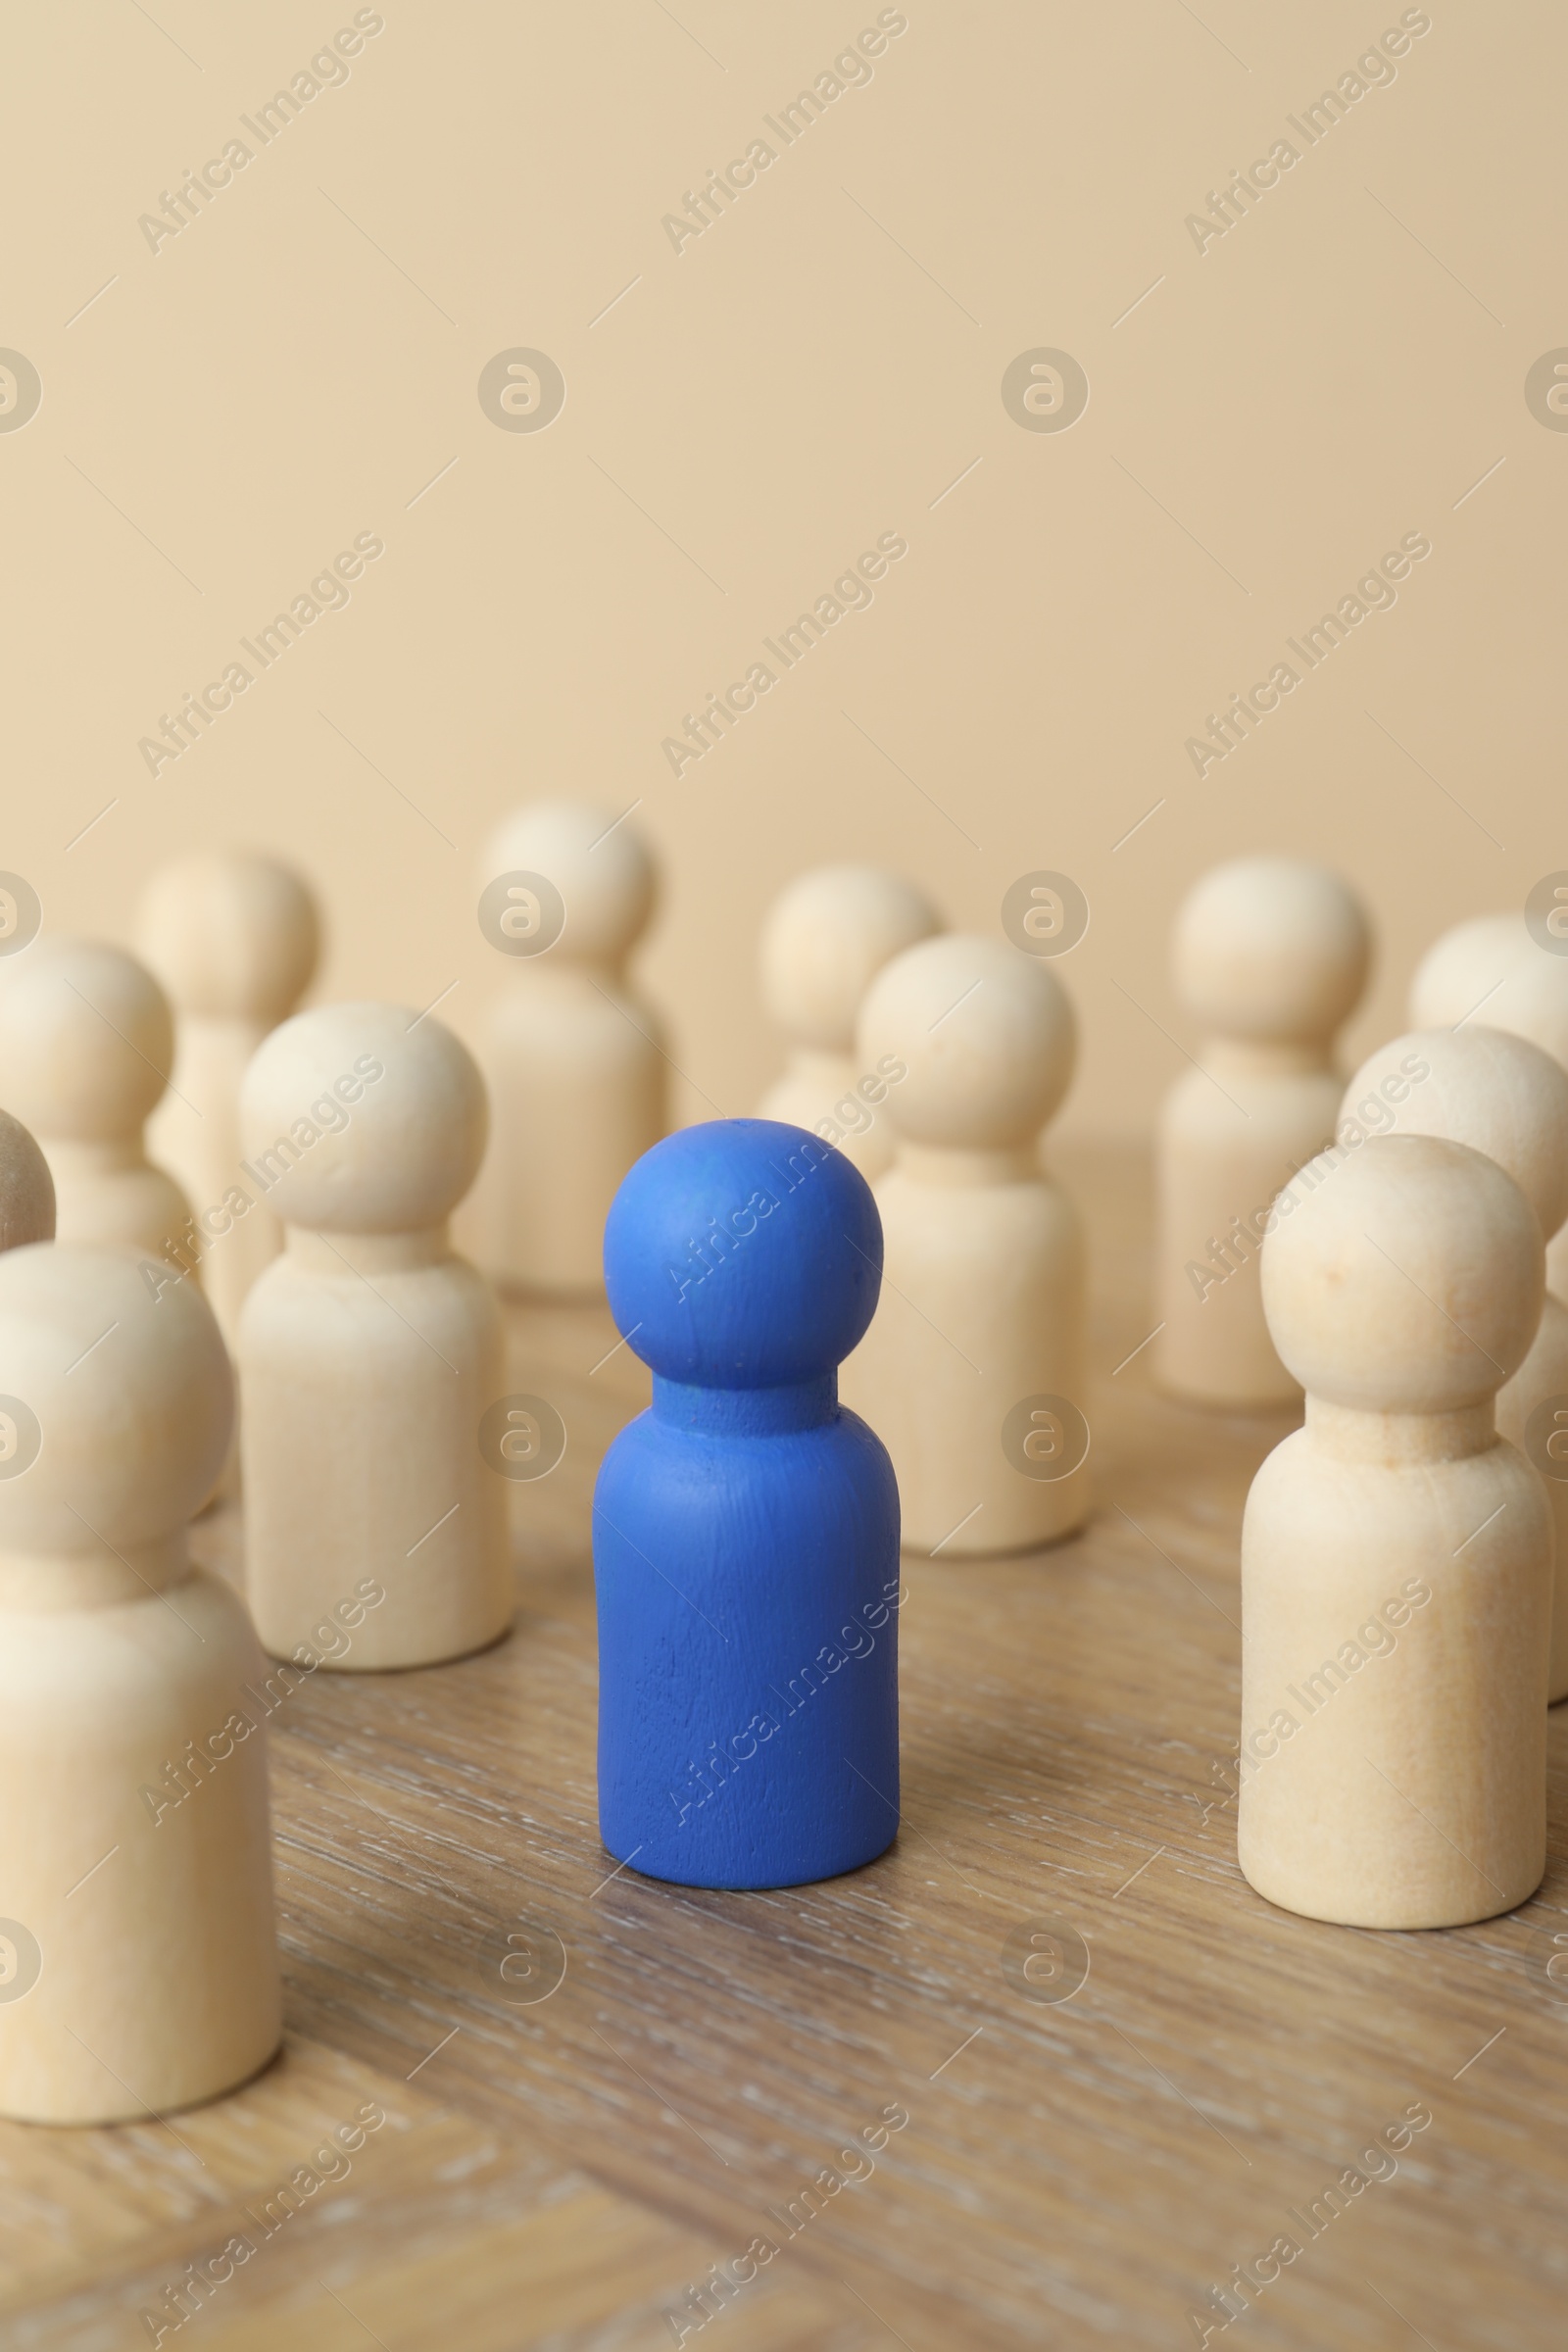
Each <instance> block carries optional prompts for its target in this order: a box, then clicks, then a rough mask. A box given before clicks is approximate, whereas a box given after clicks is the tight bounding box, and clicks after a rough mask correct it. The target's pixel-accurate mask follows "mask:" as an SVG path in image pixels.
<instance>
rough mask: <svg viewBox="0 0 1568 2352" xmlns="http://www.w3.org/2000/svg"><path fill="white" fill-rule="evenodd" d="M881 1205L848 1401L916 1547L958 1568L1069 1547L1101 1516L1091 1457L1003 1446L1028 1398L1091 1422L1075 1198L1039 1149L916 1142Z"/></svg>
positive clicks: (879, 1191)
mask: <svg viewBox="0 0 1568 2352" xmlns="http://www.w3.org/2000/svg"><path fill="white" fill-rule="evenodd" d="M876 1200H877V1207H878V1209H879V1211H880V1213H881V1217H882V1239H883V1270H884V1287H883V1292H882V1299H881V1303H880V1305H879V1306H878V1308H877V1313H876V1318H875V1320H874V1321H873V1323H872V1325H871V1328H870V1330H869V1331H868V1332H867V1333H866V1335H865V1338H864V1339H863V1340H862V1341H861V1343H860V1345H859V1347H858V1348H857V1350H856V1352H855V1354H854V1356H853V1357H852V1358H851V1360H850V1362H849V1363H848V1364H847V1365H846V1366H845V1373H844V1379H845V1393H846V1396H847V1397H848V1398H849V1400H850V1401H851V1402H852V1403H853V1404H854V1406H855V1409H856V1411H857V1412H858V1413H859V1414H861V1415H862V1417H863V1418H864V1419H865V1420H866V1421H868V1422H869V1423H870V1425H871V1427H872V1428H873V1429H874V1430H875V1431H876V1433H877V1435H878V1437H880V1438H881V1440H882V1442H883V1444H884V1445H885V1446H887V1448H888V1451H889V1452H890V1453H891V1454H892V1456H893V1460H894V1463H895V1465H896V1467H897V1470H898V1474H899V1498H900V1503H901V1506H902V1513H903V1527H904V1542H905V1544H906V1546H907V1548H908V1549H909V1550H910V1551H923V1552H931V1551H933V1550H935V1549H937V1548H938V1547H940V1556H941V1557H943V1558H949V1557H952V1558H955V1559H961V1558H965V1557H977V1556H980V1555H983V1554H985V1553H987V1552H1001V1551H1030V1550H1033V1549H1034V1548H1036V1546H1038V1545H1039V1544H1052V1543H1054V1542H1056V1541H1057V1540H1058V1539H1059V1538H1060V1537H1062V1536H1066V1535H1070V1534H1071V1533H1072V1531H1073V1530H1074V1529H1075V1528H1077V1527H1081V1526H1082V1524H1083V1522H1084V1520H1085V1518H1086V1517H1087V1516H1088V1511H1089V1501H1090V1480H1091V1476H1092V1472H1091V1468H1090V1464H1089V1460H1088V1457H1087V1454H1082V1453H1080V1454H1079V1456H1078V1458H1077V1459H1076V1460H1071V1461H1070V1466H1068V1465H1069V1457H1068V1456H1065V1455H1054V1454H1053V1453H1051V1452H1049V1451H1044V1450H1043V1448H1042V1446H1041V1444H1040V1443H1039V1442H1038V1441H1037V1443H1036V1446H1035V1449H1034V1453H1025V1452H1024V1451H1023V1450H1022V1446H1023V1443H1024V1442H1025V1441H1024V1439H1020V1440H1019V1443H1018V1444H1017V1445H1015V1446H1008V1444H1007V1439H1006V1435H1005V1432H1006V1431H1007V1422H1008V1416H1009V1414H1010V1413H1012V1412H1013V1410H1014V1408H1015V1407H1016V1406H1017V1405H1018V1404H1019V1403H1020V1401H1021V1400H1023V1399H1025V1398H1030V1397H1061V1398H1066V1399H1068V1400H1070V1401H1072V1402H1074V1403H1076V1404H1077V1405H1078V1407H1079V1410H1080V1411H1081V1410H1082V1401H1081V1400H1082V1399H1083V1397H1084V1395H1085V1380H1084V1372H1085V1366H1084V1293H1085V1282H1086V1267H1085V1252H1084V1242H1083V1230H1082V1222H1081V1220H1080V1218H1079V1215H1078V1211H1077V1209H1076V1207H1075V1206H1074V1205H1073V1202H1072V1201H1071V1200H1070V1199H1069V1197H1068V1196H1067V1194H1066V1193H1065V1192H1063V1190H1062V1188H1061V1186H1060V1185H1059V1184H1057V1183H1056V1181H1055V1179H1054V1177H1052V1176H1050V1175H1047V1174H1045V1173H1043V1172H1042V1171H1041V1169H1040V1168H1039V1167H1038V1165H1037V1163H1036V1158H1035V1153H1034V1152H1033V1151H1032V1150H1031V1149H1028V1148H1025V1149H1022V1150H1014V1151H1012V1152H961V1151H951V1150H944V1149H942V1148H941V1147H933V1146H921V1145H917V1144H909V1143H906V1144H904V1145H902V1146H901V1148H900V1153H899V1160H898V1164H897V1166H895V1167H894V1168H893V1169H892V1170H890V1172H889V1173H888V1174H887V1175H886V1176H884V1177H883V1178H882V1179H881V1181H880V1182H879V1184H878V1185H877V1188H876ZM1042 1409H1043V1410H1049V1408H1042ZM1039 1426H1040V1428H1042V1429H1044V1428H1046V1426H1047V1424H1046V1423H1045V1422H1044V1420H1043V1421H1042V1422H1041V1424H1040V1425H1039ZM1008 1434H1010V1433H1008ZM1027 1434H1028V1433H1026V1435H1027ZM1072 1450H1073V1451H1074V1452H1077V1450H1078V1449H1077V1448H1073V1449H1072ZM1036 1454H1039V1455H1040V1456H1041V1458H1040V1459H1039V1461H1038V1462H1037V1461H1036V1459H1035V1455H1036ZM1037 1469H1038V1470H1039V1471H1041V1472H1042V1473H1045V1472H1052V1473H1054V1472H1057V1471H1060V1472H1062V1474H1061V1475H1039V1476H1037V1475H1036V1474H1035V1473H1036V1470H1037ZM944 1539H947V1540H946V1541H944Z"/></svg>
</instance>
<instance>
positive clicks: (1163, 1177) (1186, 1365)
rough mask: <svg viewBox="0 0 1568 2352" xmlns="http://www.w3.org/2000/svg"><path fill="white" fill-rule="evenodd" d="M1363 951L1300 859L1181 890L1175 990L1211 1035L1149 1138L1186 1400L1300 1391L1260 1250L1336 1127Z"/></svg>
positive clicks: (1158, 1361)
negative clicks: (1289, 1189) (1284, 1193)
mask: <svg viewBox="0 0 1568 2352" xmlns="http://www.w3.org/2000/svg"><path fill="white" fill-rule="evenodd" d="M1368 952H1369V950H1368V934H1367V927H1366V920H1365V917H1364V915H1363V914H1362V912H1361V909H1360V907H1359V906H1358V905H1357V903H1356V901H1355V900H1354V898H1352V896H1351V894H1350V893H1349V891H1348V890H1347V888H1346V887H1345V884H1344V883H1343V882H1341V881H1340V880H1339V878H1338V876H1336V875H1334V874H1331V873H1327V872H1325V871H1324V870H1323V868H1321V867H1320V866H1315V865H1308V864H1306V863H1304V862H1303V861H1302V860H1301V859H1299V858H1236V859H1234V860H1233V861H1232V862H1231V863H1229V864H1227V865H1221V866H1216V867H1215V868H1214V870H1213V871H1212V872H1211V873H1208V874H1205V875H1204V876H1203V877H1202V879H1201V881H1200V882H1199V883H1198V884H1197V886H1196V887H1195V888H1194V889H1193V890H1192V891H1191V892H1189V894H1188V896H1187V898H1186V899H1185V900H1184V902H1183V904H1182V907H1181V911H1180V913H1179V915H1178V917H1177V922H1176V930H1175V936H1174V940H1173V943H1172V965H1173V971H1174V978H1175V985H1176V993H1177V995H1178V997H1179V998H1180V1000H1181V1002H1182V1004H1183V1005H1184V1007H1185V1008H1186V1010H1187V1011H1188V1012H1189V1013H1190V1014H1191V1015H1192V1016H1193V1017H1194V1018H1195V1019H1196V1020H1197V1021H1199V1022H1200V1023H1201V1026H1202V1029H1203V1031H1204V1033H1205V1035H1204V1040H1203V1044H1202V1046H1201V1049H1200V1052H1199V1054H1198V1056H1197V1059H1196V1061H1195V1063H1194V1065H1193V1066H1192V1067H1191V1068H1189V1069H1188V1070H1186V1071H1184V1072H1183V1074H1182V1076H1181V1077H1180V1078H1179V1079H1178V1080H1177V1081H1176V1083H1175V1085H1174V1086H1173V1088H1172V1089H1171V1091H1170V1093H1169V1095H1168V1096H1167V1098H1166V1101H1165V1103H1164V1105H1163V1107H1162V1110H1161V1113H1160V1119H1159V1126H1158V1131H1157V1134H1156V1138H1155V1186H1156V1195H1157V1205H1156V1229H1155V1243H1154V1252H1155V1254H1154V1299H1153V1323H1154V1327H1155V1337H1154V1340H1153V1345H1152V1348H1150V1361H1151V1366H1152V1371H1153V1375H1154V1378H1155V1380H1156V1381H1157V1382H1158V1384H1159V1386H1160V1387H1161V1388H1163V1389H1165V1390H1167V1391H1168V1392H1169V1394H1170V1395H1172V1396H1174V1397H1181V1398H1182V1399H1183V1400H1184V1401H1185V1402H1188V1403H1191V1404H1201V1405H1210V1406H1214V1407H1216V1408H1220V1409H1223V1408H1226V1407H1229V1408H1232V1409H1247V1408H1256V1407H1266V1406H1269V1405H1279V1404H1286V1403H1289V1402H1291V1401H1292V1400H1293V1399H1294V1398H1295V1397H1298V1396H1299V1394H1300V1391H1299V1388H1298V1386H1297V1384H1296V1382H1295V1381H1294V1380H1293V1379H1292V1377H1291V1375H1290V1373H1289V1372H1288V1371H1287V1370H1286V1368H1285V1366H1284V1365H1283V1364H1282V1363H1281V1362H1280V1359H1279V1355H1278V1352H1277V1350H1276V1348H1275V1347H1274V1344H1273V1341H1272V1340H1271V1339H1270V1337H1269V1333H1268V1326H1267V1324H1266V1322H1265V1320H1264V1316H1263V1302H1262V1297H1261V1294H1260V1292H1259V1289H1258V1272H1257V1268H1258V1252H1259V1250H1261V1248H1262V1227H1263V1221H1264V1219H1265V1218H1266V1217H1267V1215H1268V1212H1269V1209H1270V1207H1271V1206H1272V1203H1273V1201H1274V1196H1275V1194H1276V1193H1277V1192H1278V1191H1279V1189H1280V1187H1281V1186H1282V1185H1283V1184H1285V1183H1286V1182H1287V1181H1288V1179H1289V1178H1290V1176H1291V1175H1292V1173H1293V1172H1294V1171H1295V1169H1297V1168H1299V1166H1300V1165H1301V1163H1302V1162H1303V1161H1304V1160H1308V1159H1310V1158H1312V1157H1313V1156H1314V1154H1315V1153H1317V1152H1320V1151H1322V1149H1323V1147H1324V1145H1325V1144H1327V1143H1328V1142H1329V1141H1330V1140H1331V1139H1332V1137H1333V1133H1334V1117H1335V1112H1336V1111H1337V1109H1338V1107H1339V1100H1340V1082H1339V1080H1338V1079H1337V1078H1336V1076H1335V1075H1334V1072H1333V1067H1332V1053H1333V1043H1334V1037H1335V1034H1336V1032H1337V1031H1338V1029H1339V1027H1340V1025H1341V1023H1342V1022H1343V1021H1344V1020H1345V1019H1346V1018H1347V1016H1348V1013H1349V1011H1350V1010H1351V1008H1352V1006H1353V1005H1354V1004H1355V1002H1356V999H1357V998H1358V997H1359V995H1360V993H1361V989H1362V987H1363V985H1364V983H1365V979H1366V969H1367V959H1368Z"/></svg>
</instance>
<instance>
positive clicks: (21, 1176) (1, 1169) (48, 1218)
mask: <svg viewBox="0 0 1568 2352" xmlns="http://www.w3.org/2000/svg"><path fill="white" fill-rule="evenodd" d="M54 1238H55V1181H54V1178H53V1177H52V1176H51V1175H50V1173H49V1162H48V1161H47V1160H46V1159H45V1157H44V1155H43V1153H42V1152H40V1151H39V1149H38V1147H37V1145H36V1144H35V1143H34V1142H33V1140H32V1138H31V1136H30V1135H29V1134H28V1133H27V1130H26V1129H25V1127H24V1125H23V1124H22V1121H21V1120H20V1119H14V1118H13V1117H12V1116H11V1113H10V1112H9V1111H8V1110H0V1250H22V1249H25V1247H26V1245H27V1244H28V1243H29V1242H52V1241H53V1240H54Z"/></svg>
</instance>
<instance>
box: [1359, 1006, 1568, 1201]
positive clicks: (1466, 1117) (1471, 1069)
mask: <svg viewBox="0 0 1568 2352" xmlns="http://www.w3.org/2000/svg"><path fill="white" fill-rule="evenodd" d="M1337 1132H1338V1135H1339V1139H1340V1141H1341V1143H1342V1144H1348V1145H1349V1147H1350V1148H1351V1149H1352V1150H1356V1149H1358V1148H1359V1146H1360V1144H1361V1143H1362V1142H1363V1141H1364V1140H1365V1138H1366V1137H1367V1136H1369V1135H1380V1134H1388V1133H1391V1132H1392V1133H1395V1134H1398V1135H1441V1136H1446V1138H1447V1139H1448V1141H1449V1142H1450V1143H1454V1144H1468V1145H1469V1146H1470V1148H1471V1150H1472V1151H1473V1152H1485V1153H1486V1155H1487V1157H1488V1158H1489V1159H1495V1161H1496V1163H1497V1165H1498V1167H1499V1168H1503V1169H1505V1170H1506V1171H1507V1173H1508V1174H1509V1175H1510V1176H1511V1177H1512V1178H1513V1180H1514V1182H1515V1184H1516V1185H1517V1186H1518V1187H1519V1190H1520V1191H1521V1192H1522V1193H1523V1194H1524V1197H1525V1199H1526V1200H1527V1201H1529V1203H1530V1205H1531V1207H1532V1208H1533V1209H1534V1210H1535V1212H1536V1215H1537V1217H1538V1219H1539V1220H1540V1224H1541V1230H1542V1232H1543V1233H1544V1235H1545V1236H1546V1238H1547V1240H1548V1241H1549V1240H1550V1239H1551V1236H1552V1235H1553V1234H1554V1233H1555V1232H1556V1231H1557V1228H1558V1226H1559V1225H1561V1223H1562V1222H1563V1219H1564V1218H1565V1217H1568V1071H1565V1070H1564V1069H1563V1067H1562V1064H1561V1063H1560V1062H1557V1061H1553V1059H1552V1057H1551V1055H1550V1054H1544V1053H1543V1052H1542V1050H1541V1048H1540V1047H1539V1046H1533V1045H1531V1043H1530V1041H1529V1039H1528V1038H1523V1037H1514V1036H1511V1035H1510V1034H1509V1033H1508V1032H1507V1031H1505V1030H1502V1029H1484V1028H1482V1027H1481V1026H1480V1025H1479V1023H1478V1024H1477V1025H1476V1026H1475V1027H1473V1028H1465V1029H1415V1030H1412V1031H1410V1033H1409V1034H1408V1035H1407V1036H1405V1037H1397V1038H1395V1040H1394V1041H1393V1043H1392V1044H1391V1045H1387V1046H1382V1047H1380V1048H1379V1050H1378V1052H1377V1053H1376V1054H1370V1055H1369V1056H1368V1058H1367V1059H1366V1060H1365V1061H1364V1062H1363V1063H1362V1064H1361V1067H1360V1068H1359V1069H1358V1070H1357V1071H1356V1073H1355V1076H1354V1077H1353V1078H1352V1079H1351V1080H1350V1083H1349V1085H1348V1088H1347V1089H1346V1095H1345V1101H1344V1102H1343V1103H1341V1105H1340V1117H1339V1126H1338V1130H1337Z"/></svg>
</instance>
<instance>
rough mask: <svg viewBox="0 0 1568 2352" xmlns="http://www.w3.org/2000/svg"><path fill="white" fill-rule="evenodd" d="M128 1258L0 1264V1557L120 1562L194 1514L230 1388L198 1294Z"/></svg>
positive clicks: (0, 1260) (67, 1254)
mask: <svg viewBox="0 0 1568 2352" xmlns="http://www.w3.org/2000/svg"><path fill="white" fill-rule="evenodd" d="M168 1274H169V1269H168V1268H167V1267H162V1266H160V1267H159V1268H158V1269H157V1270H156V1278H155V1279H149V1276H148V1274H147V1273H146V1272H144V1270H143V1267H142V1265H141V1264H140V1263H139V1262H138V1261H137V1259H136V1258H135V1257H134V1256H133V1255H132V1254H131V1252H130V1251H129V1250H95V1249H89V1248H88V1247H86V1245H84V1244H82V1243H78V1242H57V1243H45V1244H42V1245H39V1246H36V1247H34V1248H32V1249H27V1250H8V1251H7V1252H6V1253H5V1255H4V1256H0V1551H6V1552H12V1553H16V1552H45V1553H48V1552H54V1553H59V1552H82V1551H90V1550H92V1549H93V1548H94V1544H93V1538H94V1537H95V1536H96V1537H99V1538H101V1539H102V1541H103V1542H104V1543H105V1544H111V1545H113V1546H114V1547H115V1548H116V1549H118V1550H121V1551H125V1550H129V1549H131V1548H133V1547H134V1546H136V1545H139V1544H151V1543H154V1542H156V1541H157V1540H158V1539H159V1538H161V1537H166V1536H169V1535H171V1534H172V1533H173V1531H174V1530H175V1529H176V1528H179V1527H182V1526H183V1525H184V1523H185V1521H186V1520H187V1519H189V1518H190V1517H191V1516H192V1514H193V1513H194V1512H196V1511H198V1510H200V1508H201V1506H202V1504H203V1503H204V1502H205V1501H206V1499H207V1497H208V1495H210V1494H211V1493H212V1491H213V1488H214V1486H215V1485H216V1483H217V1481H218V1476H219V1473H220V1472H221V1469H222V1467H223V1458H224V1455H225V1454H226V1452H227V1450H228V1436H229V1425H230V1422H231V1421H232V1418H233V1403H234V1397H233V1380H232V1376H231V1374H230V1372H229V1367H228V1354H227V1351H226V1349H225V1348H224V1346H223V1343H222V1340H221V1337H220V1335H219V1329H218V1325H217V1322H216V1321H215V1320H214V1317H213V1310H212V1308H211V1307H210V1306H209V1305H208V1303H207V1301H206V1299H204V1298H203V1297H202V1294H201V1291H200V1290H199V1288H198V1287H197V1285H196V1284H195V1283H194V1282H179V1281H174V1280H171V1279H164V1278H165V1277H167V1276H168Z"/></svg>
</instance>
